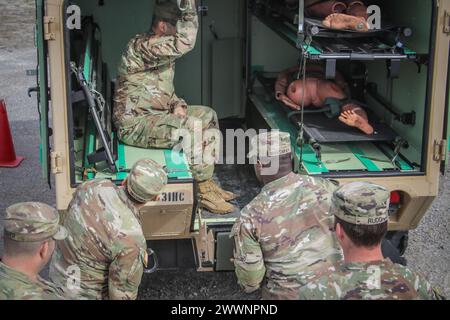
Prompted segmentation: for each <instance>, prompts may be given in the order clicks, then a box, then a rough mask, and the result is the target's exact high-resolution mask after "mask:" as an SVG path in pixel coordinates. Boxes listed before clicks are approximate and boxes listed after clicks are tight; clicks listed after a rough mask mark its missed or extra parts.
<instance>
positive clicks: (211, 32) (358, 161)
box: [36, 0, 450, 271]
mask: <svg viewBox="0 0 450 320" xmlns="http://www.w3.org/2000/svg"><path fill="white" fill-rule="evenodd" d="M179 2H180V1H179ZM181 2H182V1H181ZM367 2H369V4H374V5H378V6H379V8H380V9H381V11H380V13H381V20H382V21H383V22H382V24H381V28H375V29H372V30H370V31H369V32H367V33H364V34H361V33H358V32H350V31H345V30H341V31H336V30H329V29H326V28H325V27H323V25H322V24H321V23H320V21H319V22H318V21H317V20H315V19H313V18H311V17H308V16H307V15H306V14H305V12H304V10H303V8H304V5H305V3H304V0H298V4H297V1H284V0H268V1H263V0H227V1H219V0H199V1H198V12H199V20H200V30H199V33H198V40H197V45H196V47H195V49H194V50H193V51H192V52H190V53H189V54H188V55H186V56H185V57H183V58H182V59H180V60H179V61H178V62H177V65H176V68H177V70H176V80H175V85H176V91H177V95H178V96H179V97H181V98H184V99H185V100H186V101H187V102H188V103H189V104H192V105H208V106H212V107H213V108H214V109H215V110H216V111H217V112H218V114H219V117H220V118H221V119H224V121H222V128H224V129H226V128H243V129H249V128H254V129H262V128H266V129H267V128H270V129H280V130H283V131H287V132H289V133H290V134H291V138H292V146H293V147H294V149H295V154H294V164H295V169H296V171H297V172H302V173H305V174H309V175H315V176H321V177H328V178H332V179H336V180H339V181H340V182H341V183H346V182H350V181H355V180H368V181H372V182H375V183H378V184H381V185H383V186H385V187H387V188H388V189H389V190H391V191H392V199H391V200H392V201H391V202H392V203H391V223H390V229H391V233H390V239H391V240H392V243H393V244H394V246H396V247H397V248H399V249H400V251H402V250H403V249H404V247H405V242H406V233H405V232H406V231H408V230H410V229H414V228H416V227H417V225H418V224H419V222H420V220H421V219H422V217H423V216H424V214H425V213H426V212H427V209H428V208H429V207H430V205H431V203H432V202H433V200H434V199H435V197H436V196H437V194H438V187H439V176H440V170H441V168H442V167H443V165H442V163H443V162H444V161H445V158H446V154H447V142H446V136H447V123H448V121H447V119H448V111H447V109H448V85H449V81H448V80H449V79H448V69H449V61H448V60H449V48H450V43H449V40H450V0H439V1H436V0H385V1H383V0H379V1H376V0H373V1H367ZM36 3H37V20H36V21H37V22H36V31H37V32H36V44H37V49H38V56H39V68H38V71H39V72H38V88H37V91H38V93H39V97H38V98H39V105H40V113H41V137H42V146H41V151H42V157H41V159H42V167H43V174H44V176H45V177H46V178H48V179H49V182H50V177H51V176H53V177H54V186H55V188H54V190H55V192H56V196H57V207H58V209H59V210H62V211H63V210H65V209H66V208H67V206H68V204H69V201H70V199H71V196H72V193H73V192H74V189H75V188H76V187H77V185H79V184H80V183H82V182H83V181H86V180H88V179H94V178H106V179H111V180H113V181H114V182H117V183H118V184H119V183H121V181H122V180H123V179H124V178H125V177H126V175H127V172H128V170H129V169H130V168H131V167H132V165H133V163H134V162H135V161H137V160H138V159H140V158H145V157H149V158H152V159H155V160H156V161H158V162H160V163H161V164H163V165H164V166H165V167H166V168H167V171H168V173H169V177H170V183H169V185H168V186H167V189H166V190H165V192H164V194H163V196H162V197H161V200H160V201H159V202H158V203H156V204H151V205H148V206H146V207H145V208H144V209H143V210H142V214H143V228H144V234H145V236H146V237H147V239H148V240H149V241H150V246H151V247H152V248H154V249H155V251H156V252H157V255H158V257H159V262H160V265H161V267H177V266H182V265H189V264H192V265H195V266H196V267H197V268H198V270H202V271H223V270H231V269H232V264H231V263H230V257H231V253H232V246H233V244H232V242H231V241H230V239H229V232H230V230H231V226H232V225H233V222H234V221H235V219H236V217H237V215H238V214H239V213H238V212H236V213H234V214H230V215H225V216H214V215H211V214H209V213H207V212H202V211H201V210H198V208H197V200H196V191H195V189H196V187H195V183H194V181H193V179H192V176H191V173H190V172H189V169H188V165H187V163H186V159H185V157H184V155H183V153H176V154H174V151H172V150H146V149H138V148H134V147H129V146H126V145H124V144H122V143H121V142H120V141H118V139H117V137H116V134H115V128H114V127H113V125H112V121H111V110H112V97H113V94H114V89H115V85H114V84H115V78H116V74H117V67H118V63H119V60H120V57H121V54H122V52H123V49H124V48H125V46H126V44H127V42H128V41H129V39H131V38H132V37H133V36H134V35H135V34H138V33H143V32H146V31H148V30H149V28H150V23H151V19H152V10H153V7H154V3H155V0H130V1H122V0H72V1H70V3H69V1H66V0H36ZM375 12H376V11H375ZM375 18H377V17H375ZM385 21H388V22H385ZM78 27H80V28H78ZM303 59H307V60H308V61H315V62H320V63H321V64H322V65H323V66H324V68H325V70H326V77H327V78H328V79H334V77H335V75H336V72H337V70H339V71H340V72H341V73H342V74H343V75H344V77H345V78H346V81H347V82H348V83H349V85H350V88H351V92H352V98H354V99H355V100H358V101H360V102H361V104H362V105H363V106H364V108H365V109H366V111H368V113H369V115H370V119H371V121H372V122H373V123H374V126H375V130H376V134H374V135H370V136H368V135H364V134H360V133H359V132H357V131H356V130H354V129H352V128H349V127H342V126H339V123H338V122H337V121H335V120H336V119H332V118H331V119H330V117H328V116H327V115H329V112H327V111H330V109H327V110H322V112H319V113H311V112H308V111H307V110H306V109H305V110H304V112H301V111H300V112H291V110H288V109H287V108H286V107H284V106H283V105H281V104H280V103H279V102H278V101H276V100H275V99H274V82H275V77H276V74H277V73H278V72H280V71H282V70H284V69H286V68H289V67H292V66H295V65H301V61H304V60H303ZM299 61H300V62H299ZM325 109H326V108H325ZM176 158H178V159H179V160H180V159H181V161H174V159H176ZM233 172H238V174H236V173H233ZM251 172H252V171H251V167H250V166H245V165H234V166H233V165H227V166H226V170H222V169H221V167H220V166H219V168H218V173H217V175H218V176H219V178H220V180H221V181H222V183H223V184H225V186H226V187H230V186H235V187H236V188H235V189H236V190H235V191H237V192H238V193H239V195H240V196H241V198H240V199H238V202H237V203H236V204H237V205H238V206H239V207H242V206H244V205H246V203H248V201H249V200H250V199H251V197H252V196H254V194H255V192H254V189H255V188H252V187H251V186H252V185H255V182H254V181H255V179H254V177H253V176H252V174H251ZM236 177H239V179H237V181H235V182H233V181H231V180H232V179H234V178H236ZM252 190H253V193H252V192H251V191H252Z"/></svg>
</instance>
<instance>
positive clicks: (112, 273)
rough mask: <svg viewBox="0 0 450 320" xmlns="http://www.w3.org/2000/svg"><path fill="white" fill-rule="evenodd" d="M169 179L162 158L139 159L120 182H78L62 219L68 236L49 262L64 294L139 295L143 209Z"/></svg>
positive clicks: (114, 297)
mask: <svg viewBox="0 0 450 320" xmlns="http://www.w3.org/2000/svg"><path fill="white" fill-rule="evenodd" d="M166 184H167V175H166V172H165V171H164V170H163V168H162V167H161V166H160V165H159V164H157V163H156V162H154V161H152V160H141V161H138V162H137V163H136V164H135V165H134V166H133V168H132V169H131V173H130V175H129V176H128V178H127V179H126V180H125V181H124V183H123V186H122V187H117V186H116V185H114V184H113V183H112V182H111V181H110V180H92V181H88V182H85V183H83V184H82V185H81V186H79V187H78V189H77V191H76V192H75V194H74V197H73V200H72V202H71V203H70V205H69V208H68V212H67V216H66V217H65V219H64V223H63V225H64V226H65V228H66V229H67V230H68V232H69V236H68V237H67V239H66V240H65V241H62V242H61V243H60V244H59V246H58V248H57V250H56V252H55V254H54V256H53V259H52V262H51V264H50V278H51V279H52V281H53V282H54V283H55V284H56V285H57V286H58V287H59V288H60V289H61V290H62V291H63V292H64V295H65V296H67V297H69V298H71V299H79V300H81V299H83V300H102V299H109V300H128V299H136V297H137V292H138V287H139V284H140V282H141V278H142V274H143V269H144V265H146V264H147V244H146V241H145V237H144V234H143V231H142V227H141V224H140V219H139V217H140V213H139V210H140V209H141V208H142V207H143V206H144V205H145V204H146V203H147V202H149V201H155V200H156V199H157V197H158V195H159V194H160V193H161V192H162V190H163V188H164V187H165V186H166ZM74 268H77V269H78V271H79V272H77V270H75V269H74ZM77 273H78V275H79V279H77V278H76V277H77V276H78V275H77ZM70 279H73V280H74V281H73V282H72V281H71V280H70ZM77 282H78V283H77Z"/></svg>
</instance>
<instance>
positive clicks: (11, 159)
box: [0, 100, 24, 168]
mask: <svg viewBox="0 0 450 320" xmlns="http://www.w3.org/2000/svg"><path fill="white" fill-rule="evenodd" d="M23 160H24V158H23V157H16V152H15V151H14V143H13V140H12V136H11V130H10V128H9V121H8V114H7V113H6V104H5V101H4V100H0V167H6V168H16V167H18V166H19V164H20V163H21V162H22V161H23Z"/></svg>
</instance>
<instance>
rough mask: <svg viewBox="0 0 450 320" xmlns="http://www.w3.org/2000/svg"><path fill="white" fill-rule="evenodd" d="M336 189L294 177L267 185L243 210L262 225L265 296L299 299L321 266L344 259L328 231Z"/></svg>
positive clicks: (305, 177) (318, 182)
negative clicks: (305, 278) (306, 281)
mask: <svg viewBox="0 0 450 320" xmlns="http://www.w3.org/2000/svg"><path fill="white" fill-rule="evenodd" d="M336 188H337V186H336V185H334V184H333V183H332V182H330V181H328V180H324V179H320V178H313V177H308V176H300V175H296V174H294V173H291V174H289V175H287V176H285V177H283V178H281V179H279V180H277V181H274V182H272V183H270V184H268V185H266V186H265V187H264V188H263V190H262V192H261V194H260V195H259V196H258V197H257V198H255V200H254V201H252V202H251V203H250V204H249V206H247V207H246V208H245V209H244V210H243V211H242V216H243V218H244V219H245V218H248V219H251V220H252V221H253V223H254V224H256V225H258V229H259V233H260V234H259V242H260V245H261V249H262V251H263V253H264V263H265V266H266V269H267V272H266V279H267V282H266V285H265V286H264V287H263V298H270V299H289V298H294V299H295V298H296V297H297V295H298V289H299V288H300V286H301V285H303V284H304V283H303V277H302V275H303V274H305V275H306V274H309V273H310V272H312V270H315V269H316V268H318V267H319V266H320V265H321V264H322V263H328V264H332V263H334V262H335V261H338V260H339V259H341V250H340V248H339V246H338V244H337V241H336V239H335V238H334V235H333V234H332V232H331V231H330V228H331V227H332V223H333V218H332V216H330V215H329V210H330V206H331V196H332V193H333V191H334V190H335V189H336Z"/></svg>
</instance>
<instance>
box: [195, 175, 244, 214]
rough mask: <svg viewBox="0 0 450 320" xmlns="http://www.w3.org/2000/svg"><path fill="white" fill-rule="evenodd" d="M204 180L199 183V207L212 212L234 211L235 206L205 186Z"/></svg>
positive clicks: (224, 212)
mask: <svg viewBox="0 0 450 320" xmlns="http://www.w3.org/2000/svg"><path fill="white" fill-rule="evenodd" d="M204 183H205V182H201V183H199V199H200V207H201V208H203V209H206V210H208V211H209V212H211V213H214V214H227V213H231V212H234V210H235V208H234V206H233V205H232V204H229V203H228V202H226V201H225V200H224V199H222V197H220V196H219V195H218V194H217V193H215V192H213V191H210V189H209V188H205V185H204Z"/></svg>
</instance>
